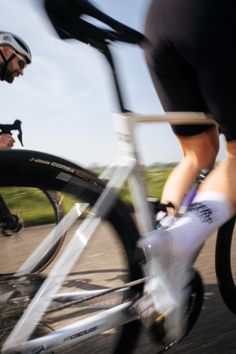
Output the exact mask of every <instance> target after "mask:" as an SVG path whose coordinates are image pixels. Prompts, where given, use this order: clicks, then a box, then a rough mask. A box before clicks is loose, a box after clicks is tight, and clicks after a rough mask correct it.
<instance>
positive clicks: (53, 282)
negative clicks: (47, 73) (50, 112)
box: [2, 112, 215, 354]
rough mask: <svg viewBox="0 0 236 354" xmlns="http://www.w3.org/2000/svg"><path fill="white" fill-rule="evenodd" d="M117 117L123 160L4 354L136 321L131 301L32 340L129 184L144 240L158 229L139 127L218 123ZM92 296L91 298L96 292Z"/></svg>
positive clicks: (172, 116) (75, 211)
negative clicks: (142, 164)
mask: <svg viewBox="0 0 236 354" xmlns="http://www.w3.org/2000/svg"><path fill="white" fill-rule="evenodd" d="M114 118H115V126H116V132H117V136H118V143H119V144H118V147H119V152H120V158H119V160H118V162H117V164H113V165H112V166H110V167H109V168H108V169H107V170H106V171H105V172H104V173H103V174H102V176H101V177H102V178H108V177H109V181H108V183H107V185H106V188H105V189H104V191H103V193H102V194H101V196H100V197H99V199H98V200H97V202H96V203H95V205H94V207H93V209H92V211H91V213H90V215H89V216H88V217H86V218H85V220H84V221H83V222H82V223H81V225H80V227H79V228H78V229H77V230H76V232H75V233H74V236H73V237H72V239H71V241H70V242H69V244H68V245H67V247H66V249H65V250H64V252H63V254H62V255H61V257H60V258H59V259H58V261H57V262H56V264H55V265H54V267H53V268H52V270H51V271H50V273H49V275H48V278H47V279H46V280H45V282H44V283H43V285H42V286H41V288H40V289H39V290H38V292H37V294H36V295H35V297H34V298H33V300H32V301H31V303H30V304H29V306H28V308H27V309H26V311H25V313H24V314H23V316H22V317H21V319H20V320H19V321H18V323H17V325H16V326H15V328H14V329H13V331H12V332H11V334H10V335H9V337H8V339H7V341H6V342H5V343H4V345H3V348H2V353H3V354H6V353H8V354H9V353H15V352H16V351H17V352H19V351H20V352H21V353H36V352H37V353H41V352H50V351H52V350H53V349H54V348H56V347H60V348H61V347H62V346H64V345H68V344H74V343H77V342H80V341H82V340H86V339H87V338H89V337H91V336H93V335H96V334H98V333H102V332H104V331H105V330H107V329H110V328H113V327H115V326H118V325H122V324H124V323H126V322H129V321H132V320H134V319H135V318H134V317H132V316H131V315H128V312H127V311H125V310H126V309H127V308H128V307H129V306H130V303H129V302H127V303H124V304H121V305H118V306H115V307H113V308H111V309H108V310H105V311H102V312H100V313H98V314H96V315H93V316H91V317H89V318H86V319H84V320H80V321H78V322H75V323H74V324H72V325H69V326H65V327H63V328H60V330H57V331H55V332H53V333H52V334H48V335H47V336H44V337H40V338H37V339H34V340H30V341H27V340H28V338H29V337H30V335H31V334H32V332H33V330H34V328H35V327H36V326H37V324H38V323H39V321H40V319H41V317H42V316H43V314H44V313H45V311H46V310H47V308H48V306H49V304H50V303H51V302H52V301H53V299H55V298H58V297H60V298H61V301H63V295H62V294H57V292H58V290H59V288H60V287H61V285H62V283H63V281H64V279H65V277H66V276H67V275H68V273H69V272H70V270H71V268H72V267H73V265H74V263H75V262H76V261H77V260H78V258H79V256H80V255H81V253H82V251H83V249H84V248H85V247H86V244H87V243H88V242H89V240H90V238H91V237H92V235H93V232H94V231H95V229H96V228H97V226H98V225H99V223H100V221H101V219H102V218H103V217H104V216H105V215H106V214H107V212H108V211H109V210H110V208H112V205H113V203H114V202H115V199H116V198H117V195H118V192H119V191H120V189H121V187H122V186H123V185H124V183H125V182H126V181H127V180H128V182H129V186H130V190H131V194H132V199H133V203H134V208H135V215H136V219H137V223H138V229H139V232H140V235H144V236H145V235H146V234H147V233H148V232H150V231H151V230H152V229H153V226H154V225H153V221H152V215H151V211H150V210H149V205H148V201H147V195H146V186H145V183H144V180H143V176H142V172H141V168H140V162H139V156H138V155H139V154H138V150H137V142H136V138H135V128H136V126H137V125H138V124H140V123H153V122H157V123H160V122H168V123H170V124H186V123H188V124H209V123H210V124H215V123H214V121H213V120H212V119H211V118H208V117H207V116H206V115H205V114H203V113H194V112H179V113H171V112H170V113H167V114H163V115H158V116H144V115H138V114H134V113H119V114H115V115H114ZM114 166H117V167H115V171H114ZM86 207H87V205H86V204H82V205H75V206H74V207H73V208H72V210H71V211H70V212H69V213H68V214H67V215H66V216H65V217H64V218H63V219H62V220H61V221H60V222H59V224H58V225H57V226H56V227H55V228H54V230H53V231H52V233H50V234H49V235H48V237H47V238H46V240H45V241H44V242H43V243H42V244H41V245H40V246H39V248H38V249H36V251H35V252H34V253H33V254H32V255H31V256H30V258H29V259H28V260H27V261H26V262H25V264H24V265H23V266H22V267H21V269H19V271H18V272H17V273H16V275H17V276H18V275H22V274H23V273H22V269H23V268H24V267H26V266H27V269H28V267H29V266H31V267H32V269H33V268H34V264H35V262H37V259H40V257H41V256H42V255H43V252H44V251H45V249H48V247H49V245H50V247H53V245H54V244H55V243H56V242H57V241H58V239H59V238H60V237H61V236H62V235H63V234H64V233H65V231H66V230H68V229H69V228H70V227H71V225H72V224H73V223H74V222H75V221H76V220H77V218H78V216H79V215H81V214H82V213H83V212H84V211H85V210H86ZM52 239H53V240H54V241H53V242H51V241H52ZM25 269H26V268H25ZM106 290H107V289H104V292H105V291H106ZM124 290H127V289H124ZM164 290H166V289H164ZM94 292H95V293H99V292H100V293H102V292H103V290H99V292H97V291H93V293H94ZM89 293H90V294H91V292H89ZM87 294H88V292H86V295H87ZM68 296H72V297H73V298H78V297H80V296H81V297H83V296H85V293H84V292H81V293H74V295H73V294H70V295H68V294H64V300H65V301H66V300H67V299H68ZM165 296H168V292H167V290H166V294H165Z"/></svg>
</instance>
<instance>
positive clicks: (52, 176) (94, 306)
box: [0, 150, 142, 354]
mask: <svg viewBox="0 0 236 354" xmlns="http://www.w3.org/2000/svg"><path fill="white" fill-rule="evenodd" d="M0 164H1V166H2V170H4V174H1V175H0V185H2V186H4V185H5V186H8V187H9V186H12V185H16V183H17V186H18V187H20V189H21V188H24V187H30V186H31V187H35V188H37V189H38V188H40V189H43V190H48V189H51V190H55V191H58V192H59V193H60V194H62V195H64V194H65V195H66V196H67V195H70V196H71V197H73V200H75V201H77V202H79V203H87V204H88V207H87V209H86V212H85V215H84V216H89V215H90V212H91V210H92V207H93V206H94V204H95V203H96V201H97V199H98V198H99V196H100V195H101V193H102V191H103V190H104V183H103V182H102V181H101V180H99V179H98V178H97V177H96V176H95V175H94V174H92V173H91V172H89V171H87V170H85V169H83V168H81V167H80V166H78V165H76V164H74V163H71V162H69V161H66V160H63V159H61V158H59V157H55V156H52V155H48V154H43V153H40V152H35V151H22V150H21V151H20V152H18V151H11V152H4V153H2V154H1V153H0ZM4 164H5V165H4ZM4 167H5V168H4ZM13 171H17V174H16V172H15V173H12V172H13ZM28 199H29V198H26V201H27V200H28ZM13 204H14V205H17V204H18V203H17V200H15V201H14V203H13ZM22 204H24V203H22ZM26 204H27V203H26ZM40 205H41V203H40V202H39V203H36V204H35V207H30V210H34V209H35V210H37V209H38V208H39V207H40ZM43 209H45V208H44V207H43ZM101 214H102V217H101V223H100V225H99V227H97V228H96V230H95V232H94V233H93V236H92V239H91V241H89V242H88V244H87V246H86V249H85V250H84V252H83V253H82V255H81V257H80V259H79V260H78V262H77V263H76V264H75V266H74V267H73V269H72V271H71V272H70V274H69V275H68V276H67V278H66V280H65V282H64V283H63V285H62V288H63V289H62V292H64V293H65V292H66V293H68V294H69V296H71V293H72V292H78V291H86V292H91V291H92V292H93V291H94V290H95V291H99V290H101V289H111V290H112V289H113V288H116V287H123V286H124V289H123V290H124V291H123V292H122V293H121V292H116V293H115V295H116V296H115V297H112V299H111V298H110V296H108V297H107V298H104V299H101V300H103V301H98V302H95V301H91V302H89V303H84V304H82V305H80V304H73V305H71V306H69V308H66V309H65V310H63V311H62V310H59V311H53V312H52V313H50V314H47V316H46V318H47V319H48V320H49V321H50V324H52V325H53V327H54V328H55V329H57V328H61V327H62V326H64V325H66V324H70V323H73V322H74V321H79V320H80V319H84V318H89V317H90V316H91V315H93V314H96V313H98V312H100V311H103V310H104V309H107V308H113V307H114V306H115V305H119V304H121V303H123V302H124V301H129V298H130V293H131V291H130V289H129V288H127V286H126V285H125V284H126V283H127V282H129V281H133V280H136V279H139V278H142V271H141V269H140V266H139V265H138V264H137V262H136V260H135V249H136V243H137V240H138V237H139V234H138V231H137V229H136V227H135V224H134V221H133V219H132V216H131V215H130V214H129V212H128V211H127V208H126V206H125V205H124V204H123V203H122V202H120V201H119V200H118V201H117V202H115V204H114V205H113V207H112V208H111V210H110V211H109V212H107V213H106V215H103V211H102V210H101ZM84 216H83V217H84ZM83 217H82V218H79V219H78V221H77V222H76V223H75V225H74V227H73V228H72V229H70V230H69V231H68V232H67V235H66V238H65V242H64V244H65V245H66V243H67V242H68V241H69V240H70V237H71V236H72V235H73V233H74V231H75V228H77V226H79V224H80V223H81V222H83ZM38 228H41V227H36V228H35V227H34V226H33V227H29V240H30V238H31V237H33V238H35V240H36V238H37V237H36V231H35V230H36V229H38ZM44 228H45V225H42V229H44ZM46 228H47V226H46ZM20 236H21V233H20V234H19V238H18V237H16V238H15V239H13V238H6V237H5V236H3V238H2V239H3V241H11V240H12V246H11V247H9V248H8V249H5V251H4V253H2V255H1V259H0V262H1V263H0V264H2V266H3V267H4V266H5V271H7V270H8V266H6V265H5V264H7V259H10V260H13V259H14V257H15V254H17V255H18V253H21V252H22V253H23V254H24V252H27V253H28V247H29V250H30V242H27V241H28V239H27V238H26V239H25V242H20V241H21V240H22V238H21V237H20ZM15 240H16V242H17V241H18V240H19V244H18V245H17V246H14V241H15ZM31 243H32V242H31ZM0 248H1V247H0ZM30 252H32V251H31V250H30V251H29V253H30ZM46 271H47V269H46ZM13 281H14V280H13ZM19 286H20V289H19V291H20V292H21V293H22V296H23V300H24V299H25V293H24V289H22V288H21V283H20V285H19ZM137 291H138V292H142V285H141V286H138V287H137V286H136V288H135V293H136V292H137ZM18 299H19V298H18ZM17 301H18V300H17ZM19 301H20V299H19ZM114 327H115V326H114ZM140 328H141V324H140V322H139V321H132V322H129V323H127V324H123V325H118V326H117V327H115V328H110V329H108V330H106V331H105V332H104V333H102V334H98V335H97V336H96V337H93V338H91V339H90V338H89V339H88V340H86V342H85V343H84V344H83V342H82V343H81V346H79V347H78V349H77V352H81V353H82V352H84V351H83V350H84V348H85V347H86V348H87V349H86V350H87V351H88V350H89V352H93V353H97V354H108V353H109V354H111V353H112V354H120V353H122V354H131V353H132V352H133V350H134V348H135V346H136V343H137V337H138V333H139V330H140ZM82 339H83V338H82ZM43 344H44V343H43V342H42V345H43Z"/></svg>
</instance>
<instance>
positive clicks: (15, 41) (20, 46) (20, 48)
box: [0, 32, 32, 64]
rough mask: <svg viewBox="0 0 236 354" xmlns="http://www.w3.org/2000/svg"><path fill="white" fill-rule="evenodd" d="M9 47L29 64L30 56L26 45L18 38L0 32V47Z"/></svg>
mask: <svg viewBox="0 0 236 354" xmlns="http://www.w3.org/2000/svg"><path fill="white" fill-rule="evenodd" d="M2 44H7V45H10V46H11V47H12V48H14V49H15V51H16V52H17V53H19V54H21V55H23V56H24V57H25V58H26V62H27V64H30V63H31V60H32V56H31V52H30V49H29V47H28V45H27V44H26V43H25V42H24V41H23V40H22V39H21V38H19V37H18V36H16V35H15V34H14V33H11V32H0V45H2Z"/></svg>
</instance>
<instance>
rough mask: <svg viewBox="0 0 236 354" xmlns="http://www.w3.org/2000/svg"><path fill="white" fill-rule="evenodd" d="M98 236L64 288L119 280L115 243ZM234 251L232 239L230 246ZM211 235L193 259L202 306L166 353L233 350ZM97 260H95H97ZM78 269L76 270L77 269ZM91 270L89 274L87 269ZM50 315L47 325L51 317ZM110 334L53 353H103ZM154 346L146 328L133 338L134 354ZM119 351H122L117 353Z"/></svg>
mask: <svg viewBox="0 0 236 354" xmlns="http://www.w3.org/2000/svg"><path fill="white" fill-rule="evenodd" d="M99 232H100V234H101V233H102V237H101V235H98V237H97V239H96V238H95V239H94V241H93V242H92V243H91V247H90V249H89V253H88V254H85V255H84V256H83V257H84V258H82V261H83V260H84V259H86V262H84V265H83V266H82V268H81V267H80V268H76V267H77V266H76V267H75V268H74V269H73V272H72V274H71V275H70V277H71V278H70V279H69V280H67V283H66V285H65V286H64V291H68V289H69V290H72V289H73V290H75V289H78V288H79V289H83V290H85V289H89V288H92V286H93V285H94V284H97V285H96V286H97V288H98V287H99V286H101V287H102V286H103V287H104V286H109V285H111V283H112V285H114V284H115V285H119V284H120V283H121V282H122V281H123V276H124V273H125V271H126V268H125V267H124V265H123V264H122V254H120V251H119V245H118V244H117V243H116V241H114V244H113V243H111V244H109V243H108V238H107V234H109V233H110V230H109V233H108V232H106V229H104V228H102V229H101V230H100V231H99ZM233 247H234V251H235V253H236V242H235V243H234V245H233ZM214 250H215V235H213V236H212V237H211V238H210V239H209V240H208V242H207V243H206V244H205V246H204V249H203V250H202V252H201V255H200V256H199V258H198V260H197V262H196V269H197V270H198V271H199V272H200V273H201V275H202V277H203V280H204V284H205V301H204V306H203V309H202V312H201V315H200V317H199V320H198V322H197V324H196V325H195V327H194V329H193V330H192V331H191V333H190V334H189V335H188V336H187V337H186V338H185V339H184V340H183V341H182V342H181V343H179V344H178V345H177V346H176V347H174V348H172V349H171V350H169V351H168V353H170V354H171V353H176V354H177V353H178V354H180V353H181V354H190V353H191V354H235V353H236V316H234V315H233V314H231V313H230V312H229V310H228V309H227V308H226V306H225V305H224V303H223V301H222V299H221V297H220V294H219V291H218V288H217V284H216V276H215V270H214ZM98 260H99V262H98ZM78 269H79V270H78ZM89 269H93V272H91V274H90V275H88V274H89V272H88V270H89ZM54 319H55V318H53V316H52V318H51V325H53V320H54ZM69 320H70V314H69V313H68V312H65V315H64V316H63V315H61V316H60V319H58V318H57V322H56V325H55V327H59V326H61V325H64V324H67V323H68V321H69ZM109 346H110V335H107V333H106V334H104V335H103V336H100V338H99V340H98V339H95V340H94V341H92V342H91V343H89V345H88V344H87V343H84V344H83V345H82V346H80V347H76V348H68V350H66V351H65V350H64V349H63V351H57V352H56V353H69V354H89V353H93V354H105V353H109ZM158 350H159V348H158V346H157V345H156V344H154V343H153V342H152V341H151V340H150V338H149V336H148V335H147V333H146V331H145V330H143V332H142V335H141V336H140V338H139V340H138V341H137V350H136V351H135V354H146V353H148V354H156V353H158ZM121 354H122V353H121Z"/></svg>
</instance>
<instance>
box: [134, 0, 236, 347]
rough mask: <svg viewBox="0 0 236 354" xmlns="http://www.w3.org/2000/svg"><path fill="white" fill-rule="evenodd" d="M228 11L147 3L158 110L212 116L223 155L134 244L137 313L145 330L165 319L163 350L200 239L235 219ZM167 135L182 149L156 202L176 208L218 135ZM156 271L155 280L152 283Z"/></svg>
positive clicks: (199, 131)
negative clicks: (140, 256) (140, 273)
mask: <svg viewBox="0 0 236 354" xmlns="http://www.w3.org/2000/svg"><path fill="white" fill-rule="evenodd" d="M233 9H234V2H233V0H229V1H227V2H225V3H224V4H222V2H220V1H215V0H153V1H152V3H151V6H150V9H149V12H148V15H147V20H146V35H147V36H148V37H149V38H150V40H151V41H152V47H151V48H149V49H146V58H147V62H148V65H149V68H150V71H151V75H152V78H153V82H154V85H155V88H156V91H157V93H158V95H159V97H160V100H161V102H162V104H163V107H164V109H165V110H166V111H199V112H208V113H210V114H212V116H213V117H214V119H215V120H216V122H217V123H218V124H219V126H220V128H221V130H222V131H223V133H224V134H225V138H226V148H227V159H226V160H225V161H224V162H223V163H221V164H220V165H218V166H217V167H216V168H215V169H214V170H213V171H212V172H211V173H210V174H209V175H208V177H207V178H206V179H205V181H204V182H203V183H202V185H201V186H200V189H199V192H198V194H197V196H196V197H195V199H194V200H193V202H192V204H191V206H190V208H189V210H188V211H187V213H186V214H185V215H184V216H183V217H182V218H180V219H178V220H176V221H175V222H174V224H173V225H172V226H170V227H169V228H167V229H166V230H156V231H153V232H152V233H151V234H150V235H149V237H148V238H146V239H145V238H144V240H143V241H142V242H140V247H143V248H144V251H145V252H147V251H149V256H148V257H149V259H148V262H147V264H146V267H145V269H146V273H147V275H148V276H150V280H149V281H148V282H147V285H146V288H145V291H146V294H145V295H144V297H143V298H142V299H141V300H140V302H139V303H138V304H137V305H138V306H137V308H138V310H139V312H140V315H141V316H142V317H143V319H144V321H146V322H147V323H151V322H152V321H153V319H154V318H155V317H156V316H157V315H158V314H163V313H165V314H166V315H165V316H164V318H165V320H164V322H163V326H164V330H165V335H164V340H165V341H166V342H167V343H170V342H172V341H174V340H178V339H180V338H181V337H182V336H183V334H184V332H185V325H186V316H185V311H186V306H187V300H188V291H187V289H188V288H187V285H188V283H189V281H190V279H191V276H192V273H191V268H192V264H193V261H194V260H195V259H196V256H197V254H198V253H199V250H200V249H201V247H202V245H203V244H204V241H205V240H206V239H207V237H208V236H209V235H210V234H211V233H212V232H213V231H214V230H216V229H217V228H218V227H219V226H220V225H222V224H223V223H224V222H226V221H227V220H228V219H230V218H231V217H232V216H233V214H234V213H235V206H236V189H235V186H234V176H235V173H236V105H235V99H236V94H235V88H234V86H235V79H236V67H235V62H236V49H235V46H234V43H235V39H236V28H235V18H234V11H233ZM173 130H174V132H175V134H176V135H177V138H178V140H179V141H180V143H181V146H182V149H183V161H182V162H181V163H180V164H179V165H178V166H177V168H176V169H175V170H174V172H173V174H172V176H170V178H169V180H168V181H167V184H166V187H165V189H164V192H163V197H162V199H163V202H166V203H167V202H168V201H171V202H172V203H173V204H174V205H176V207H178V206H179V204H180V202H181V200H182V199H183V196H184V193H185V192H186V190H187V189H188V187H189V186H190V185H191V184H192V182H193V181H194V179H195V177H196V175H197V173H198V172H199V170H200V169H202V168H205V167H210V166H212V165H213V163H214V161H215V157H216V154H217V151H218V128H217V127H211V126H174V127H173ZM154 241H155V249H154V246H153V245H154ZM157 246H158V247H157ZM150 250H151V251H150ZM157 250H158V251H157ZM159 268H160V270H161V278H160V279H161V280H162V281H161V280H159V281H158V279H157V277H156V272H157V269H159ZM163 284H164V287H165V291H166V292H165V294H166V296H164V297H163V296H162V290H163V287H162V285H163ZM150 306H152V308H151V309H150ZM170 309H171V310H170Z"/></svg>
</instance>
